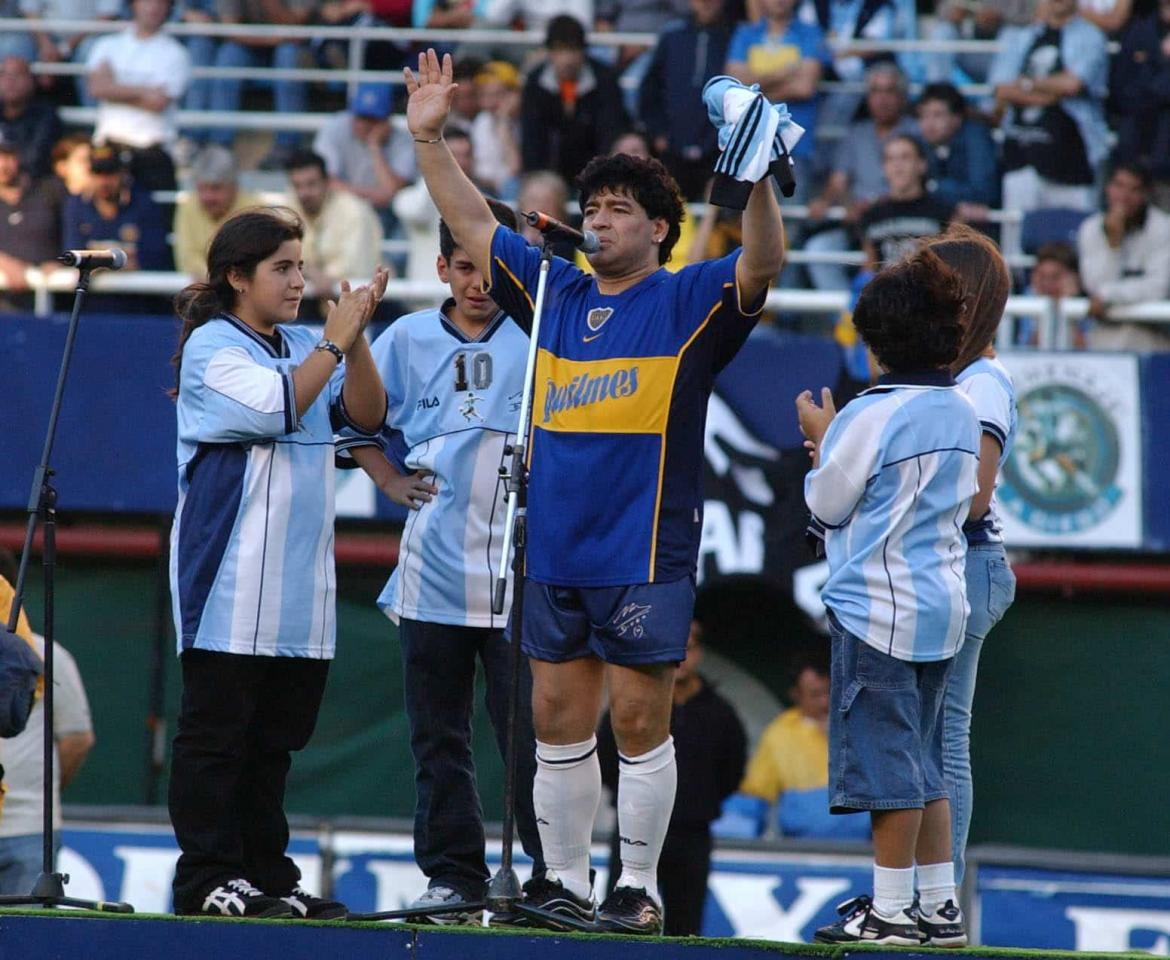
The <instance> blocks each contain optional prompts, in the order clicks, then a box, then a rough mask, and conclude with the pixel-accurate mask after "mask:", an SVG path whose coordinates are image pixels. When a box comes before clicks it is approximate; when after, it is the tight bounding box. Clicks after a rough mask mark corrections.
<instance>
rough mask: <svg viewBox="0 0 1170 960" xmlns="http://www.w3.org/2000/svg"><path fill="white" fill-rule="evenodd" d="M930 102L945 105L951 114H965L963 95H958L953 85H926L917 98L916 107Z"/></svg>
mask: <svg viewBox="0 0 1170 960" xmlns="http://www.w3.org/2000/svg"><path fill="white" fill-rule="evenodd" d="M931 100H939V101H941V102H942V103H944V104H946V107H947V109H948V110H950V111H951V113H954V114H958V115H959V116H962V115H964V114H966V112H967V101H966V100H964V99H963V95H962V94H961V93H959V89H958V87H956V86H955V85H954V84H953V83H928V84H927V85H926V86H925V87H923V88H922V93H921V95H920V96H919V97H918V106H920V107H921V106H922V105H923V104H924V103H927V102H929V101H931Z"/></svg>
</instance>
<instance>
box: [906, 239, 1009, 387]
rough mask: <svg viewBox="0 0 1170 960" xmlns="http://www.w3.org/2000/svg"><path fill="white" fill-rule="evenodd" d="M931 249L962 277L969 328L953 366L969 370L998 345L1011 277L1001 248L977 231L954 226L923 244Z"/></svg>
mask: <svg viewBox="0 0 1170 960" xmlns="http://www.w3.org/2000/svg"><path fill="white" fill-rule="evenodd" d="M922 246H923V248H924V249H927V250H929V251H930V252H931V253H933V254H934V255H935V256H937V257H938V258H939V259H940V260H941V261H942V262H943V263H945V264H946V265H947V266H948V267H950V268H951V269H952V270H953V271H955V273H957V274H958V275H959V279H960V281H962V284H963V293H964V296H965V303H966V308H967V309H966V329H965V330H964V332H963V342H962V343H961V344H960V345H959V356H958V357H957V358H956V359H955V362H954V363H952V364H951V370H952V371H953V372H954V373H958V372H959V371H960V370H964V369H966V368H967V367H968V366H970V365H971V364H972V363H974V362H975V360H976V359H977V358H978V357H979V356H980V355H981V354H982V353H983V351H984V350H986V349H987V348H988V347H989V346H990V345H991V344H992V343H994V342H995V334H996V331H997V330H998V329H999V322H1000V320H1002V319H1003V309H1004V307H1005V306H1006V305H1007V298H1008V295H1009V294H1010V293H1011V290H1012V278H1011V274H1010V273H1009V272H1008V268H1007V264H1006V263H1005V262H1004V259H1003V257H1002V256H1001V255H1000V252H999V248H998V247H997V246H996V245H995V244H994V243H993V242H992V241H991V240H990V239H988V237H986V236H985V235H984V234H982V233H980V232H979V231H978V230H973V229H972V228H971V227H968V226H965V225H963V224H958V223H957V224H952V225H951V227H950V228H949V229H948V230H947V231H946V232H945V233H943V234H940V235H939V236H937V237H929V238H927V239H926V240H924V241H923V243H922Z"/></svg>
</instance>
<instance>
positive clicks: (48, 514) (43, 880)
mask: <svg viewBox="0 0 1170 960" xmlns="http://www.w3.org/2000/svg"><path fill="white" fill-rule="evenodd" d="M93 269H94V268H93V267H91V266H89V265H88V264H87V263H86V262H84V261H83V262H82V264H81V266H80V267H79V273H78V279H77V290H76V291H75V293H74V296H73V312H72V314H71V315H70V317H69V328H68V331H67V332H66V334H65V350H64V352H63V353H62V356H61V368H60V371H59V372H58V374H57V389H56V391H55V392H54V394H53V405H52V407H50V409H49V425H48V427H47V429H46V431H45V445H44V449H43V452H42V453H41V462H40V464H39V465H38V466H37V468H36V471H35V472H34V473H33V481H32V490H31V492H30V494H29V501H28V526H27V527H26V529H25V532H24V547H23V549H22V550H21V552H20V569H19V572H18V573H17V576H16V585H15V590H16V592H15V595H14V596H13V598H12V610H11V611H10V612H9V615H8V632H9V633H15V632H16V625H17V622H18V620H19V619H20V609H21V604H22V601H23V599H24V578H25V574H26V572H27V571H28V563H29V557H30V556H31V555H32V545H33V537H34V536H35V534H36V528H37V521H38V520H40V521H41V522H42V523H43V525H44V552H43V554H42V562H43V565H44V570H45V595H44V631H45V673H44V680H45V692H44V714H43V715H42V725H43V728H44V731H43V732H44V738H43V748H44V757H43V762H44V768H43V769H44V777H43V783H42V817H43V827H42V833H41V852H42V858H43V859H42V869H41V874H40V876H38V877H37V880H36V883H35V884H34V885H33V888H32V892H31V893H28V894H26V895H23V896H21V895H14V896H0V907H18V906H41V907H46V908H52V907H79V908H82V909H88V910H100V911H103V912H106V913H133V912H134V908H133V907H132V906H131V905H130V904H128V903H119V902H116V901H115V902H107V901H102V900H81V899H78V898H76V897H67V896H65V884H67V883H68V882H69V877H68V876H66V875H65V874H62V873H56V872H55V871H54V870H53V847H54V842H53V796H54V792H55V791H54V790H53V755H54V752H55V751H54V736H53V635H54V633H55V629H54V622H53V608H54V593H53V585H54V571H55V567H56V562H57V538H56V532H57V491H56V489H54V487H53V484H52V477H53V468H52V467H51V466H50V456H51V454H52V452H53V437H54V435H55V434H56V432H57V419H58V417H59V416H60V414H61V401H62V399H63V398H64V395H65V381H66V379H67V378H68V376H69V361H70V360H71V359H72V357H73V342H74V339H75V338H76V336H77V321H78V318H79V317H80V316H81V305H82V303H83V302H84V301H85V294H86V292H87V291H88V290H89V280H90V273H91V271H92V270H93Z"/></svg>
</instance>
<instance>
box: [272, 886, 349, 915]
mask: <svg viewBox="0 0 1170 960" xmlns="http://www.w3.org/2000/svg"><path fill="white" fill-rule="evenodd" d="M279 899H281V900H283V901H284V902H285V903H287V904H288V905H289V906H290V907H291V908H292V915H293V917H295V918H297V919H298V920H344V919H345V918H346V917H348V916H349V908H347V907H346V905H345V904H344V903H341V902H340V901H338V900H326V899H325V898H324V897H317V896H314V895H313V894H311V893H309V891H308V890H305V889H304V888H303V887H302V886H301V885H300V884H297V885H296V886H295V887H293V888H292V890H290V891H289V892H288V893H287V894H285V895H284V896H283V897H280V898H279Z"/></svg>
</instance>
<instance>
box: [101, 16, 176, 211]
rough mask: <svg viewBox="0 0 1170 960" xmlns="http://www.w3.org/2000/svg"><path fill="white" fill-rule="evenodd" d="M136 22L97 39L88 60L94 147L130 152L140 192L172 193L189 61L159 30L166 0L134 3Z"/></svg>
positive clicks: (132, 173) (169, 38) (170, 37)
mask: <svg viewBox="0 0 1170 960" xmlns="http://www.w3.org/2000/svg"><path fill="white" fill-rule="evenodd" d="M131 6H132V9H133V11H134V22H133V24H132V25H131V26H129V27H127V28H126V29H125V30H123V31H121V32H120V33H111V34H107V35H105V36H103V37H101V38H100V39H99V40H98V41H97V42H96V43H95V44H94V45H93V49H92V50H91V51H90V54H89V59H88V61H87V62H86V71H87V74H86V76H87V79H88V83H89V92H90V95H91V96H93V98H94V99H95V100H97V104H98V107H97V123H96V125H95V128H94V134H93V139H94V143H99V144H100V143H105V144H109V145H110V146H112V147H114V148H115V149H119V150H125V151H127V152H128V153H129V154H130V173H131V175H132V176H133V177H134V183H135V185H136V186H138V187H139V188H141V189H144V190H174V189H175V186H176V181H175V163H174V160H173V159H172V157H171V154H170V150H171V149H172V148H173V147H174V145H175V142H176V141H177V140H178V137H179V131H178V127H177V125H176V122H175V115H176V104H177V103H178V100H179V98H180V97H182V96H183V93H184V92H185V91H186V89H187V84H188V83H189V82H190V80H191V58H190V57H189V56H188V55H187V51H186V50H185V49H184V48H183V45H182V44H181V43H179V41H178V40H176V39H175V38H174V37H172V36H170V35H169V34H165V33H163V32H162V25H163V24H164V23H165V22H166V18H167V8H168V6H169V2H168V0H133V3H132V5H131Z"/></svg>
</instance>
